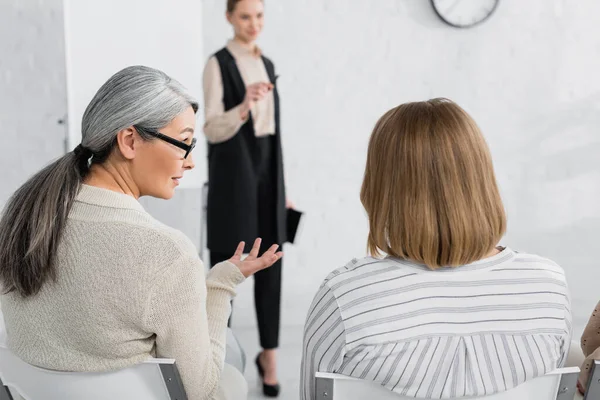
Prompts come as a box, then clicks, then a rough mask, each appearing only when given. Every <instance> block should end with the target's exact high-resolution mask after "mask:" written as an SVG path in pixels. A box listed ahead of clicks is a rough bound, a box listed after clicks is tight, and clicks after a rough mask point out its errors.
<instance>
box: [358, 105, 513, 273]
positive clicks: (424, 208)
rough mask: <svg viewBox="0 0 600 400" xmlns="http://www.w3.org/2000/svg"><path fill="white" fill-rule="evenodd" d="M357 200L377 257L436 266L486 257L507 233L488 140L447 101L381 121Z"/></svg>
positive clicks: (400, 110)
mask: <svg viewBox="0 0 600 400" xmlns="http://www.w3.org/2000/svg"><path fill="white" fill-rule="evenodd" d="M360 200H361V202H362V204H363V206H364V207H365V210H366V211H367V214H368V217H369V239H368V250H369V252H370V253H371V254H372V255H374V256H379V255H380V252H384V253H387V254H388V255H390V256H394V257H398V258H402V259H408V260H412V261H415V262H419V263H423V264H425V265H427V266H428V267H429V268H431V269H437V268H439V267H442V266H459V265H464V264H468V263H471V262H473V261H477V260H480V259H482V258H484V257H485V256H486V255H487V254H489V253H490V252H491V251H492V249H493V248H494V246H496V245H497V244H498V242H499V241H500V239H501V238H502V236H503V235H504V232H505V231H506V214H505V211H504V206H503V204H502V200H501V198H500V194H499V191H498V186H497V184H496V177H495V175H494V168H493V165H492V160H491V155H490V152H489V149H488V146H487V144H486V142H485V139H484V138H483V135H482V134H481V131H480V130H479V127H478V126H477V124H476V123H475V121H473V119H472V118H471V117H470V116H469V114H467V113H466V111H465V110H463V109H462V108H461V107H459V106H458V105H457V104H456V103H454V102H452V101H450V100H448V99H442V98H438V99H432V100H429V101H422V102H415V103H406V104H401V105H400V106H398V107H396V108H393V109H391V110H389V111H388V112H386V113H385V114H384V115H383V116H382V117H381V118H380V119H379V121H377V124H376V125H375V128H374V129H373V133H372V135H371V139H370V141H369V150H368V156H367V165H366V168H365V176H364V180H363V185H362V189H361V193H360Z"/></svg>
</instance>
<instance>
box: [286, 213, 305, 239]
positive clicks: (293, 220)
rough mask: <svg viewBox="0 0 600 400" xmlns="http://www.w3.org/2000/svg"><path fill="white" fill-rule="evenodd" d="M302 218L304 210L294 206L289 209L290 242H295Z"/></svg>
mask: <svg viewBox="0 0 600 400" xmlns="http://www.w3.org/2000/svg"><path fill="white" fill-rule="evenodd" d="M301 218H302V212H300V211H298V210H294V209H293V208H288V209H287V221H286V222H287V241H288V242H290V243H294V240H296V233H297V232H298V225H299V224H300V219H301Z"/></svg>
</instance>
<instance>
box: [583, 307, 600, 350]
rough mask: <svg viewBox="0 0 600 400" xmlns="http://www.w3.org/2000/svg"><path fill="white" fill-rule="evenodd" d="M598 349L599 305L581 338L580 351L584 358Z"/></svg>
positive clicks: (599, 335) (599, 340)
mask: <svg viewBox="0 0 600 400" xmlns="http://www.w3.org/2000/svg"><path fill="white" fill-rule="evenodd" d="M598 348H600V303H598V304H597V305H596V308H595V309H594V312H593V313H592V315H591V316H590V320H589V321H588V323H587V326H586V327H585V330H584V331H583V335H582V336H581V350H583V354H584V355H585V356H586V357H587V356H589V355H590V354H592V353H593V352H594V351H596V349H598Z"/></svg>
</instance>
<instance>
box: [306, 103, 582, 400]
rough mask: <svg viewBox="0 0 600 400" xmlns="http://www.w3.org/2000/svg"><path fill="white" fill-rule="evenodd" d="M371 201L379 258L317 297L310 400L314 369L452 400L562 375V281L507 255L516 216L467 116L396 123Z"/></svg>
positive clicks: (365, 190) (424, 115) (372, 174)
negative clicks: (510, 216)
mask: <svg viewBox="0 0 600 400" xmlns="http://www.w3.org/2000/svg"><path fill="white" fill-rule="evenodd" d="M361 201H362V203H363V205H364V207H365V209H366V211H367V214H368V218H369V227H370V230H369V236H368V247H369V251H370V253H371V254H372V255H373V256H372V257H366V258H363V259H360V260H353V261H351V262H349V263H348V264H347V265H346V266H344V267H342V268H338V269H336V270H335V271H333V272H332V273H331V274H329V276H328V277H327V278H326V279H325V281H324V282H323V284H322V285H321V287H320V289H319V291H318V293H317V295H316V296H315V298H314V301H313V304H312V306H311V307H310V310H309V313H308V317H307V321H306V325H305V331H304V347H303V360H302V372H301V375H302V376H301V389H300V398H301V399H303V400H304V399H314V398H315V379H314V376H315V372H316V371H323V372H336V373H340V374H344V375H348V376H352V377H356V378H360V379H365V380H371V381H374V382H377V383H379V384H381V385H382V386H384V387H386V388H388V389H389V390H390V391H394V392H397V393H398V394H401V395H404V396H407V397H419V398H431V399H441V398H451V397H462V396H482V395H489V394H492V393H496V392H502V391H505V390H509V389H511V388H513V387H515V386H517V385H519V384H521V383H523V382H524V381H526V380H529V379H532V378H535V377H536V376H539V375H543V374H544V373H546V372H548V371H551V370H553V369H555V368H557V367H560V366H562V365H563V363H564V361H565V359H566V355H567V353H568V350H569V349H568V347H569V343H570V338H571V323H570V319H571V315H570V307H569V296H568V290H567V284H566V280H565V275H564V272H563V270H562V268H561V267H559V266H558V265H557V264H555V263H554V262H552V261H550V260H548V259H546V258H542V257H539V256H535V255H531V254H524V253H517V252H515V251H513V250H511V249H509V248H506V247H505V248H502V247H498V242H499V241H500V239H501V238H502V236H503V234H504V232H505V229H506V217H505V212H504V207H503V204H502V200H501V198H500V195H499V192H498V187H497V185H496V178H495V175H494V170H493V166H492V161H491V156H490V153H489V150H488V147H487V145H486V142H485V140H484V138H483V136H482V134H481V132H480V130H479V128H478V127H477V125H476V124H475V122H474V121H473V119H472V118H471V117H470V116H469V115H468V114H467V113H466V112H465V111H464V110H463V109H462V108H460V107H459V106H458V105H456V104H455V103H453V102H452V101H449V100H446V99H433V100H429V101H424V102H416V103H407V104H402V105H400V106H398V107H396V108H394V109H392V110H390V111H388V112H387V113H385V114H384V115H383V116H382V117H381V118H380V119H379V121H378V122H377V124H376V126H375V129H374V131H373V134H372V136H371V139H370V143H369V150H368V157H367V165H366V170H365V176H364V181H363V186H362V191H361ZM380 253H385V254H387V256H385V257H378V255H379V254H380Z"/></svg>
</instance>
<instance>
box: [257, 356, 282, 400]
mask: <svg viewBox="0 0 600 400" xmlns="http://www.w3.org/2000/svg"><path fill="white" fill-rule="evenodd" d="M255 362H256V368H257V369H258V375H260V379H264V377H265V370H264V368H263V367H262V365H260V353H258V355H257V356H256V361H255ZM262 387H263V394H264V395H265V396H266V397H278V396H279V391H280V390H281V387H280V386H279V384H275V385H267V384H266V383H265V382H264V381H263V383H262Z"/></svg>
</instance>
